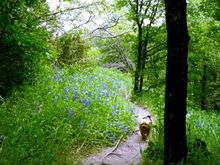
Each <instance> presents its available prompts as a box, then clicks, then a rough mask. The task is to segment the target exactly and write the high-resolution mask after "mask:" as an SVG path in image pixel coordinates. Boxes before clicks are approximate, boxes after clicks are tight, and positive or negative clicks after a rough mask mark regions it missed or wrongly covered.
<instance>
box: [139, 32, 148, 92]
mask: <svg viewBox="0 0 220 165" xmlns="http://www.w3.org/2000/svg"><path fill="white" fill-rule="evenodd" d="M148 37H149V35H148V32H147V34H146V36H145V39H144V43H143V54H142V60H141V71H140V73H141V75H140V86H139V92H141V91H142V88H143V84H144V69H145V61H146V57H147V44H148Z"/></svg>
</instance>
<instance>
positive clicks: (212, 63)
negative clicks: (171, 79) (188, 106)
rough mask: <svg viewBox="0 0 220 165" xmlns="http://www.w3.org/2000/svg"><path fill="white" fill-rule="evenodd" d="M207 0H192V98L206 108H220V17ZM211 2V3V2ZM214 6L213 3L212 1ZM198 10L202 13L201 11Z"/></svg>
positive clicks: (190, 77) (195, 102)
mask: <svg viewBox="0 0 220 165" xmlns="http://www.w3.org/2000/svg"><path fill="white" fill-rule="evenodd" d="M201 5H203V3H202V4H201V3H195V1H194V0H193V1H190V2H189V4H188V9H189V10H188V11H189V12H188V20H189V21H188V23H189V28H190V36H191V42H190V45H189V82H188V93H189V97H188V98H189V100H190V101H193V102H194V105H195V106H200V107H201V109H202V110H204V109H219V106H218V104H219V103H220V98H219V96H220V93H219V90H218V89H219V85H220V84H219V78H218V77H219V72H220V70H219V69H220V65H219V63H218V62H217V61H219V58H220V56H219V51H220V50H219V47H220V45H219V44H220V42H219V41H220V40H219V37H218V36H219V34H220V33H219V32H220V28H219V27H220V26H219V25H220V24H219V21H217V20H216V19H215V17H213V15H212V14H211V11H210V13H209V14H208V13H207V10H208V9H207V8H202V7H201ZM207 5H208V4H207ZM209 5H210V8H211V7H212V5H213V4H212V3H210V4H209ZM196 13H200V14H199V15H198V14H196Z"/></svg>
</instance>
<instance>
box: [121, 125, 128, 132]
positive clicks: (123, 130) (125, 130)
mask: <svg viewBox="0 0 220 165" xmlns="http://www.w3.org/2000/svg"><path fill="white" fill-rule="evenodd" d="M127 130H128V128H127V127H126V126H125V125H124V126H123V127H122V132H123V133H125V132H127Z"/></svg>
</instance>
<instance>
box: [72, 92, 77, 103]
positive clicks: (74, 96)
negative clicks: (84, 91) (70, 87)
mask: <svg viewBox="0 0 220 165" xmlns="http://www.w3.org/2000/svg"><path fill="white" fill-rule="evenodd" d="M76 97H77V94H76V93H74V94H73V96H72V100H73V101H74V100H76Z"/></svg>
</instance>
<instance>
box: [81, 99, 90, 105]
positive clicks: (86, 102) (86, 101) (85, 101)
mask: <svg viewBox="0 0 220 165" xmlns="http://www.w3.org/2000/svg"><path fill="white" fill-rule="evenodd" d="M89 103H90V101H89V99H84V100H83V102H82V105H83V107H87V106H89Z"/></svg>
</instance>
